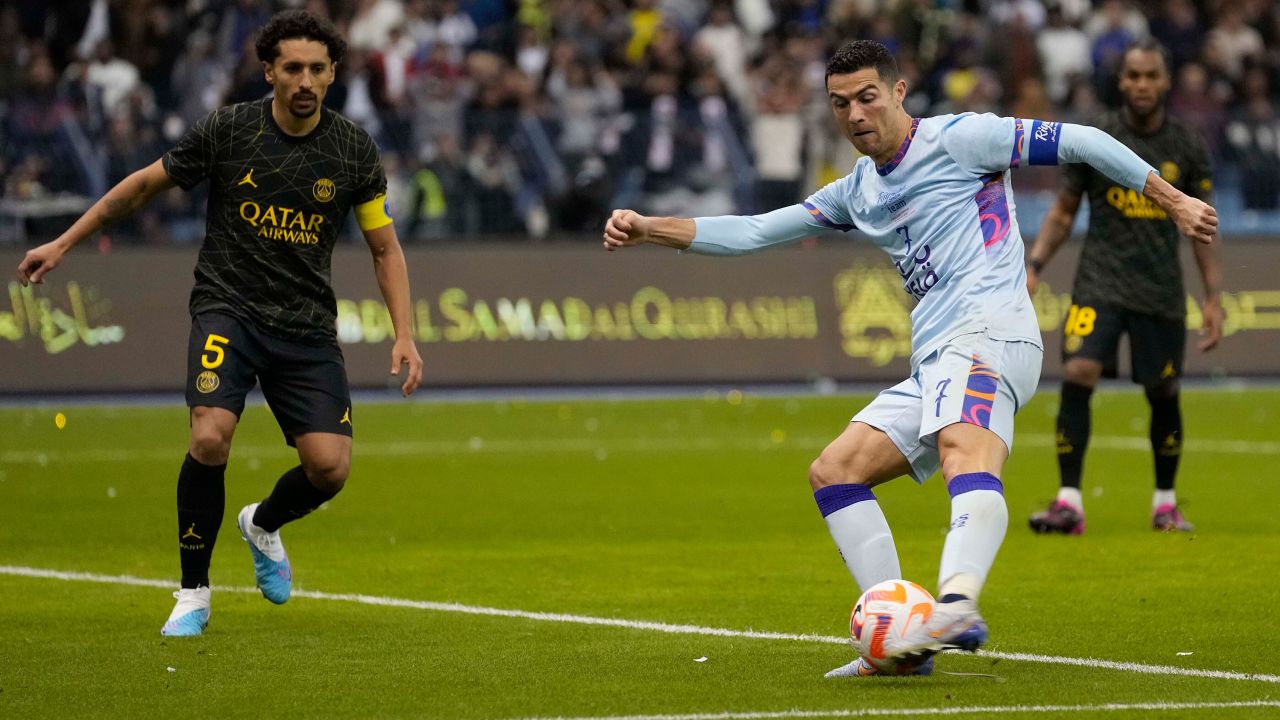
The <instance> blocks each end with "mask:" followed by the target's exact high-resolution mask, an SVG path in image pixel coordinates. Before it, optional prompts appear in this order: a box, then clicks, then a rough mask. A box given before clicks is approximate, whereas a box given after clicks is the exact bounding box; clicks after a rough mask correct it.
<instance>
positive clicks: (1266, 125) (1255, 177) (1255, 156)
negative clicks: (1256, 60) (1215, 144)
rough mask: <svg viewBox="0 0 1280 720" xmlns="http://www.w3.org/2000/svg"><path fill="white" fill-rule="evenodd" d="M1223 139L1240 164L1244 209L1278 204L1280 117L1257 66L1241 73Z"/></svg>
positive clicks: (1279, 186)
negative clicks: (1235, 103) (1237, 99)
mask: <svg viewBox="0 0 1280 720" xmlns="http://www.w3.org/2000/svg"><path fill="white" fill-rule="evenodd" d="M1226 139H1227V145H1228V146H1229V148H1230V150H1231V153H1232V155H1233V157H1234V158H1235V160H1236V162H1238V163H1239V166H1240V186H1241V193H1242V194H1243V199H1244V206H1245V208H1246V209H1249V210H1275V209H1276V208H1277V207H1280V120H1278V119H1277V117H1276V107H1275V103H1274V102H1273V101H1272V99H1271V88H1270V79H1269V78H1268V77H1267V73H1266V72H1265V71H1264V70H1262V69H1261V68H1259V67H1253V68H1250V69H1249V70H1248V71H1247V72H1246V73H1245V76H1244V80H1243V82H1242V93H1241V100H1240V105H1239V106H1238V107H1237V108H1236V110H1235V112H1234V113H1232V117H1231V120H1230V122H1228V123H1227V129H1226Z"/></svg>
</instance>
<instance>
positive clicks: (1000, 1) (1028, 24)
mask: <svg viewBox="0 0 1280 720" xmlns="http://www.w3.org/2000/svg"><path fill="white" fill-rule="evenodd" d="M990 8H991V9H990V11H989V13H990V17H991V19H992V20H994V21H995V22H996V23H998V24H1000V25H1006V26H1007V25H1012V24H1014V22H1017V21H1020V22H1021V23H1022V25H1023V27H1025V28H1026V29H1027V30H1029V31H1031V32H1035V31H1037V30H1039V29H1040V28H1042V27H1044V23H1045V19H1046V14H1045V8H1044V4H1042V3H1041V2H1040V0H992V3H991V6H990Z"/></svg>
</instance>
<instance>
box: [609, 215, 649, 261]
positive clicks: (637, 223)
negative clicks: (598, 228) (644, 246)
mask: <svg viewBox="0 0 1280 720" xmlns="http://www.w3.org/2000/svg"><path fill="white" fill-rule="evenodd" d="M648 241H649V218H647V217H645V216H644V215H641V214H640V213H638V212H636V211H635V210H614V211H613V214H612V215H610V216H609V221H608V222H606V223H605V224H604V247H605V249H606V250H609V251H611V252H612V251H614V250H617V249H618V248H623V247H631V246H632V245H639V244H640V243H644V242H648Z"/></svg>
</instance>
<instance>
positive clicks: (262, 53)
mask: <svg viewBox="0 0 1280 720" xmlns="http://www.w3.org/2000/svg"><path fill="white" fill-rule="evenodd" d="M299 39H302V40H315V41H316V42H319V43H324V45H325V47H327V48H329V59H330V60H332V61H333V63H334V64H335V65H336V64H337V63H339V62H341V61H342V58H343V57H344V56H345V55H346V54H347V43H346V41H345V40H343V39H342V35H341V34H340V33H339V32H338V28H336V27H334V26H333V23H331V22H329V21H328V20H326V19H324V18H322V17H316V16H315V15H312V14H311V13H309V12H307V11H306V10H285V11H284V12H278V13H276V14H275V15H272V16H271V20H269V21H268V22H267V24H266V26H265V27H263V28H262V32H260V33H258V39H257V40H256V41H255V42H254V49H256V50H257V51H258V59H259V60H261V61H262V62H264V63H268V64H270V63H273V62H275V61H276V58H278V57H280V41H281V40H299Z"/></svg>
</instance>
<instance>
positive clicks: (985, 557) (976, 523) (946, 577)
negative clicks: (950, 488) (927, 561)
mask: <svg viewBox="0 0 1280 720" xmlns="http://www.w3.org/2000/svg"><path fill="white" fill-rule="evenodd" d="M1008 526H1009V510H1008V508H1007V507H1005V504H1004V495H1003V494H1001V493H1000V492H998V491H996V490H970V491H968V492H962V493H960V494H959V495H956V496H955V497H953V498H951V532H949V533H947V541H946V543H944V544H943V546H942V563H941V566H940V567H939V568H938V597H939V598H941V597H942V596H943V595H946V594H947V591H951V592H958V593H960V594H962V595H968V596H969V597H970V598H972V599H974V600H976V599H977V597H978V592H979V591H980V590H981V589H982V584H983V583H984V582H985V581H986V579H987V573H988V572H990V571H991V565H992V564H993V563H994V562H995V560H996V552H997V551H998V550H1000V543H1001V542H1003V541H1004V532H1005V529H1006V528H1008ZM964 576H971V577H964ZM957 584H959V585H960V586H961V588H960V589H955V587H954V586H955V585H957Z"/></svg>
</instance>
